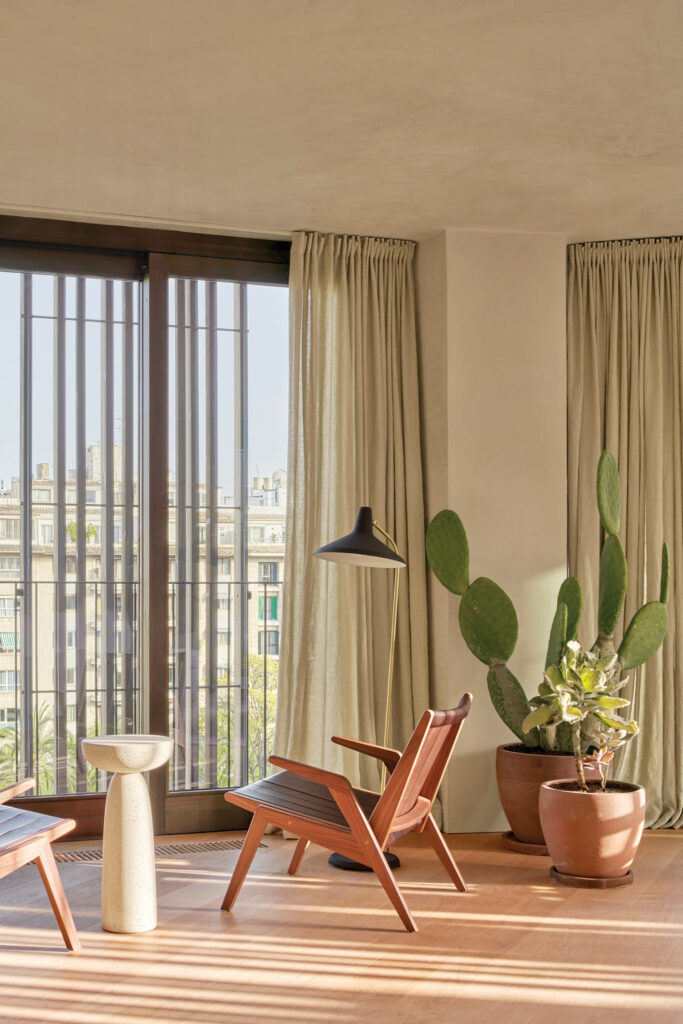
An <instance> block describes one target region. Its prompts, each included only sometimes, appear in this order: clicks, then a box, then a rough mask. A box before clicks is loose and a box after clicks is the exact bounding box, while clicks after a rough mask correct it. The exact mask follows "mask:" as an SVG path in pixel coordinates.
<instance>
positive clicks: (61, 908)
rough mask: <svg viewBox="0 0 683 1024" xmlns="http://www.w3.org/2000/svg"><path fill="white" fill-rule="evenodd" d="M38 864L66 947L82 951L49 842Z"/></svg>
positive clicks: (37, 859)
mask: <svg viewBox="0 0 683 1024" xmlns="http://www.w3.org/2000/svg"><path fill="white" fill-rule="evenodd" d="M36 865H37V867H38V870H39V872H40V877H41V878H42V880H43V885H44V886H45V888H46V890H47V894H48V896H49V897H50V903H51V905H52V909H53V911H54V915H55V917H56V918H57V924H58V925H59V930H60V932H61V933H62V938H63V939H64V942H65V943H66V948H67V949H70V950H71V951H72V952H74V953H80V951H81V941H80V939H79V938H78V932H77V931H76V925H75V924H74V919H73V917H72V916H71V910H70V908H69V903H68V900H67V898H66V893H65V892H64V886H63V885H62V880H61V878H60V877H59V869H58V868H57V863H56V861H55V857H54V854H53V852H52V847H51V846H50V844H49V843H48V842H46V843H45V844H44V845H43V847H42V849H41V852H40V853H39V854H38V856H37V857H36Z"/></svg>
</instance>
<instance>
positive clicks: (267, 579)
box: [258, 562, 278, 583]
mask: <svg viewBox="0 0 683 1024" xmlns="http://www.w3.org/2000/svg"><path fill="white" fill-rule="evenodd" d="M258 581H259V583H277V581H278V563H277V562H259V564H258Z"/></svg>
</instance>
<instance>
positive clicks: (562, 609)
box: [426, 450, 669, 753]
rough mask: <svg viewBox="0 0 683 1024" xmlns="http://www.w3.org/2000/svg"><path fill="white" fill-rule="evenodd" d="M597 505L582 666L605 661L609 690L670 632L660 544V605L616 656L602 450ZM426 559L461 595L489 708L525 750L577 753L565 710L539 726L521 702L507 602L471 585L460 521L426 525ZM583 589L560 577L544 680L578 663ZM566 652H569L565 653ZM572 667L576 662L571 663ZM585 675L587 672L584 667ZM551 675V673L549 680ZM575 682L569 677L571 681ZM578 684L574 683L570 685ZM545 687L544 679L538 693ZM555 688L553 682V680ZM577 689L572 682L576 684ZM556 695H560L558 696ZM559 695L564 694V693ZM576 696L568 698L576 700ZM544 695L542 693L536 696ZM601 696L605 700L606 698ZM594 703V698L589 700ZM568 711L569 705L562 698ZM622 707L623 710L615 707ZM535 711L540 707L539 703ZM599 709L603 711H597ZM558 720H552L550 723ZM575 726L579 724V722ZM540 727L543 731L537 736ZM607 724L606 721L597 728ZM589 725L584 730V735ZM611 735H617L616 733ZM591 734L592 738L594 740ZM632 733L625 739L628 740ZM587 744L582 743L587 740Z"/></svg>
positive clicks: (619, 550) (618, 581) (616, 563)
mask: <svg viewBox="0 0 683 1024" xmlns="http://www.w3.org/2000/svg"><path fill="white" fill-rule="evenodd" d="M596 490H597V503H598V511H599V514H600V521H601V523H602V526H603V529H604V531H605V542H604V545H603V549H602V554H601V556H600V575H599V596H598V624H597V625H598V630H597V639H596V641H595V643H594V645H593V647H592V649H591V651H590V652H585V651H583V649H582V648H579V651H581V657H582V659H583V660H582V661H581V665H582V666H583V665H584V662H585V664H586V665H587V664H588V663H589V662H591V659H595V662H596V663H598V662H599V663H600V664H601V665H602V666H603V668H600V669H599V671H600V672H603V673H605V668H604V666H606V665H607V664H608V663H609V665H610V666H611V667H610V669H609V680H610V681H609V685H610V686H612V685H614V684H615V677H617V676H618V679H616V683H617V684H618V685H619V686H622V685H623V684H624V682H625V679H624V673H625V672H626V671H628V670H629V669H633V668H637V667H638V666H639V665H642V664H643V663H644V662H646V661H647V660H648V658H650V657H651V656H652V655H653V654H654V653H655V652H656V651H657V650H658V648H659V647H660V645H661V643H662V641H663V639H664V636H665V635H666V630H667V626H668V616H667V610H666V601H667V599H668V593H669V551H668V548H667V545H666V544H665V545H664V547H663V550H662V574H661V584H660V594H659V600H658V601H650V602H648V603H647V604H645V605H644V606H643V607H642V608H640V609H639V610H638V611H637V612H636V613H635V615H634V616H633V618H632V619H631V622H630V623H629V625H628V627H627V629H626V630H625V632H624V636H623V639H622V641H621V644H620V646H619V648H618V650H617V649H616V648H615V644H614V635H615V632H616V630H617V628H618V626H619V622H620V619H621V615H622V611H623V607H624V598H625V596H626V586H627V582H628V567H627V564H626V555H625V554H624V549H623V547H622V544H621V541H620V540H619V536H618V534H619V529H620V523H621V486H620V482H619V471H618V469H617V464H616V460H615V458H614V456H613V455H612V453H611V452H609V451H607V450H605V451H603V452H602V455H601V456H600V460H599V463H598V472H597V485H596ZM426 547H427V560H428V562H429V565H430V568H431V569H432V571H433V572H434V575H435V576H436V577H437V579H438V580H439V581H440V582H441V583H442V584H443V585H444V587H446V589H447V590H449V591H451V593H454V594H458V595H459V596H460V597H461V602H460V608H459V616H458V617H459V622H460V630H461V632H462V635H463V639H464V640H465V643H466V644H467V646H468V647H469V649H470V651H471V652H472V654H474V656H475V657H476V658H478V659H479V661H482V662H483V663H484V664H485V665H487V666H488V672H487V677H486V678H487V685H488V690H489V695H490V697H491V700H492V702H493V705H494V707H495V709H496V711H497V712H498V714H499V715H500V717H501V718H502V720H503V721H504V722H505V724H506V725H507V726H508V728H509V729H510V730H511V731H512V732H513V733H514V734H515V735H516V736H517V737H518V739H520V740H521V741H522V743H523V744H524V745H525V746H526V747H529V748H532V749H533V748H537V747H539V746H541V747H543V748H544V749H547V750H553V751H557V752H560V753H573V752H574V751H575V730H573V729H572V723H573V722H574V718H575V717H576V716H572V714H571V712H569V711H568V712H567V714H568V717H567V718H564V719H562V718H557V715H555V716H554V717H553V718H552V723H553V724H552V725H551V719H550V718H549V719H548V720H547V722H543V723H541V721H540V719H541V715H540V712H539V715H538V716H536V717H534V715H533V713H532V712H533V711H534V707H533V706H532V704H533V701H532V702H530V701H529V700H528V699H527V696H526V693H525V691H524V688H523V687H522V686H521V684H520V683H519V681H518V680H517V679H516V678H515V676H514V674H513V673H512V672H511V671H510V669H509V668H508V664H507V663H508V661H509V660H510V658H511V656H512V654H513V653H514V650H515V646H516V644H517V636H518V623H517V614H516V612H515V608H514V605H513V604H512V601H511V600H510V598H509V597H508V595H507V594H506V593H505V591H504V590H502V589H501V588H500V587H499V586H498V585H497V584H496V583H494V581H493V580H491V579H488V578H487V577H485V576H480V577H479V578H477V579H475V580H474V582H472V583H470V568H469V560H470V552H469V544H468V540H467V534H466V532H465V528H464V526H463V524H462V521H461V519H460V517H459V516H458V515H457V514H456V513H455V512H453V511H451V510H450V509H444V510H443V511H442V512H439V513H438V514H437V515H436V516H434V518H433V519H432V521H431V523H430V524H429V527H428V529H427V539H426ZM581 610H582V592H581V585H580V583H579V581H578V579H576V577H574V576H569V577H567V579H565V580H564V581H563V583H562V585H561V587H560V590H559V593H558V596H557V602H556V606H555V609H554V611H553V620H552V625H551V628H550V636H549V639H548V650H547V655H546V663H545V668H546V675H547V671H548V669H550V668H551V667H553V666H555V667H556V668H557V670H558V672H559V673H560V674H561V673H562V671H563V669H562V666H563V665H564V664H565V661H566V659H567V657H568V658H569V661H566V667H569V668H571V671H572V672H575V671H576V664H571V665H570V664H569V662H570V661H572V658H573V659H574V661H575V662H576V659H577V658H578V657H579V655H578V652H577V651H576V649H575V647H576V645H575V644H574V641H575V640H576V636H577V631H578V628H579V623H580V621H581ZM568 652H569V653H568ZM576 663H577V664H578V662H576ZM586 671H588V669H586ZM553 675H554V674H553ZM572 680H573V677H572ZM575 682H576V681H575V680H573V682H572V685H574V683H575ZM544 685H550V684H549V683H548V681H547V678H546V677H544V681H543V683H541V687H543V686H544ZM557 685H558V686H559V685H560V684H559V681H558V684H557ZM577 685H578V684H577ZM558 692H559V691H558ZM562 692H563V693H564V692H565V691H564V690H563V691H562ZM579 695H580V693H579V692H578V691H577V694H574V693H573V691H571V693H569V696H570V697H577V696H579ZM541 696H544V693H543V691H542V690H541V691H540V692H539V697H541ZM602 696H604V697H610V696H611V694H609V693H607V692H605V693H604V694H602ZM587 699H590V700H592V698H587ZM533 700H534V701H537V700H538V698H534V699H533ZM562 700H563V702H564V703H566V706H567V707H568V708H569V707H570V704H571V701H570V700H566V699H565V697H564V696H563V698H562ZM615 706H624V705H615ZM539 707H540V705H539ZM574 710H578V711H579V713H580V714H581V715H582V716H583V717H582V718H581V721H584V720H588V719H589V718H590V721H591V722H593V720H594V719H595V720H596V721H600V719H599V718H596V716H595V715H594V714H593V712H592V711H591V712H590V715H589V714H588V712H586V714H585V715H583V711H584V710H585V708H584V707H583V705H582V709H578V706H577V707H576V708H574ZM603 710H604V709H603ZM556 718H557V721H555V719H556ZM577 720H578V719H577ZM539 725H543V729H542V731H540V732H539ZM603 726H604V727H605V728H607V727H606V726H605V723H603ZM588 731H589V730H588V726H586V727H585V728H584V730H583V735H584V737H587V735H588ZM617 731H618V732H620V731H623V730H622V729H621V728H617ZM596 735H597V734H596ZM628 735H629V736H630V735H632V734H631V733H629V734H628ZM585 743H586V744H587V743H588V740H587V738H586V739H585Z"/></svg>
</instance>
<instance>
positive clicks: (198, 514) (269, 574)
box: [168, 277, 288, 791]
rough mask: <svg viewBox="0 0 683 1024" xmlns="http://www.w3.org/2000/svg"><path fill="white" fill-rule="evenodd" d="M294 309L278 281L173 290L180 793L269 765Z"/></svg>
mask: <svg viewBox="0 0 683 1024" xmlns="http://www.w3.org/2000/svg"><path fill="white" fill-rule="evenodd" d="M287 304H288V297H287V292H286V290H285V289H283V288H279V287H276V286H270V287H269V286H265V285H251V284H245V283H238V282H231V281H226V280H215V279H210V278H209V279H205V278H195V277H190V278H182V277H175V278H174V277H172V278H170V280H169V284H168V305H169V330H170V349H169V366H170V372H169V397H170V400H169V466H170V472H171V475H170V484H169V494H170V501H169V538H172V540H171V541H170V543H169V559H170V560H172V565H173V570H172V571H171V570H170V565H171V562H169V588H170V601H169V607H170V617H169V627H170V638H171V673H170V680H171V694H170V706H171V711H172V725H173V735H174V738H175V741H176V742H175V747H174V755H173V759H172V765H171V788H172V789H173V790H175V791H184V790H193V789H207V788H208V789H213V788H216V787H224V786H236V785H242V784H243V783H245V782H247V781H253V780H254V779H256V778H260V777H262V776H264V775H265V774H267V771H268V755H269V753H270V748H271V743H272V735H273V729H274V724H275V722H274V716H275V697H276V693H277V680H278V654H279V633H278V631H277V630H269V631H268V632H267V642H264V639H263V629H262V627H263V620H264V615H265V616H266V617H267V618H268V619H272V620H277V617H278V614H277V613H278V604H279V600H280V591H281V588H282V583H281V582H280V581H281V580H282V578H283V573H282V566H283V561H284V555H285V549H284V517H285V501H286V488H287V474H286V456H287V392H288V354H287V353H288V345H287V316H288V306H287ZM264 548H265V549H266V550H267V553H268V559H269V560H268V561H267V562H262V561H261V558H262V555H263V551H264ZM264 566H265V569H264ZM231 570H232V571H231ZM264 655H266V656H265V657H264Z"/></svg>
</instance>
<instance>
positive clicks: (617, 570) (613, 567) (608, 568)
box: [598, 536, 628, 637]
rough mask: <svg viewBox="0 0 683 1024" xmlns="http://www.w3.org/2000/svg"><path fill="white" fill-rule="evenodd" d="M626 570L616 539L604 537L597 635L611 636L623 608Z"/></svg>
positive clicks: (622, 550)
mask: <svg viewBox="0 0 683 1024" xmlns="http://www.w3.org/2000/svg"><path fill="white" fill-rule="evenodd" d="M627 579H628V568H627V565H626V555H625V554H624V549H623V547H622V546H621V541H620V540H619V538H618V537H614V536H608V537H605V543H604V545H603V548H602V554H601V555H600V588H599V598H598V633H599V634H600V635H601V636H606V637H607V636H613V635H614V630H615V629H616V628H617V623H618V621H619V616H620V615H621V610H622V608H623V606H624V597H625V596H626V582H627Z"/></svg>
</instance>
